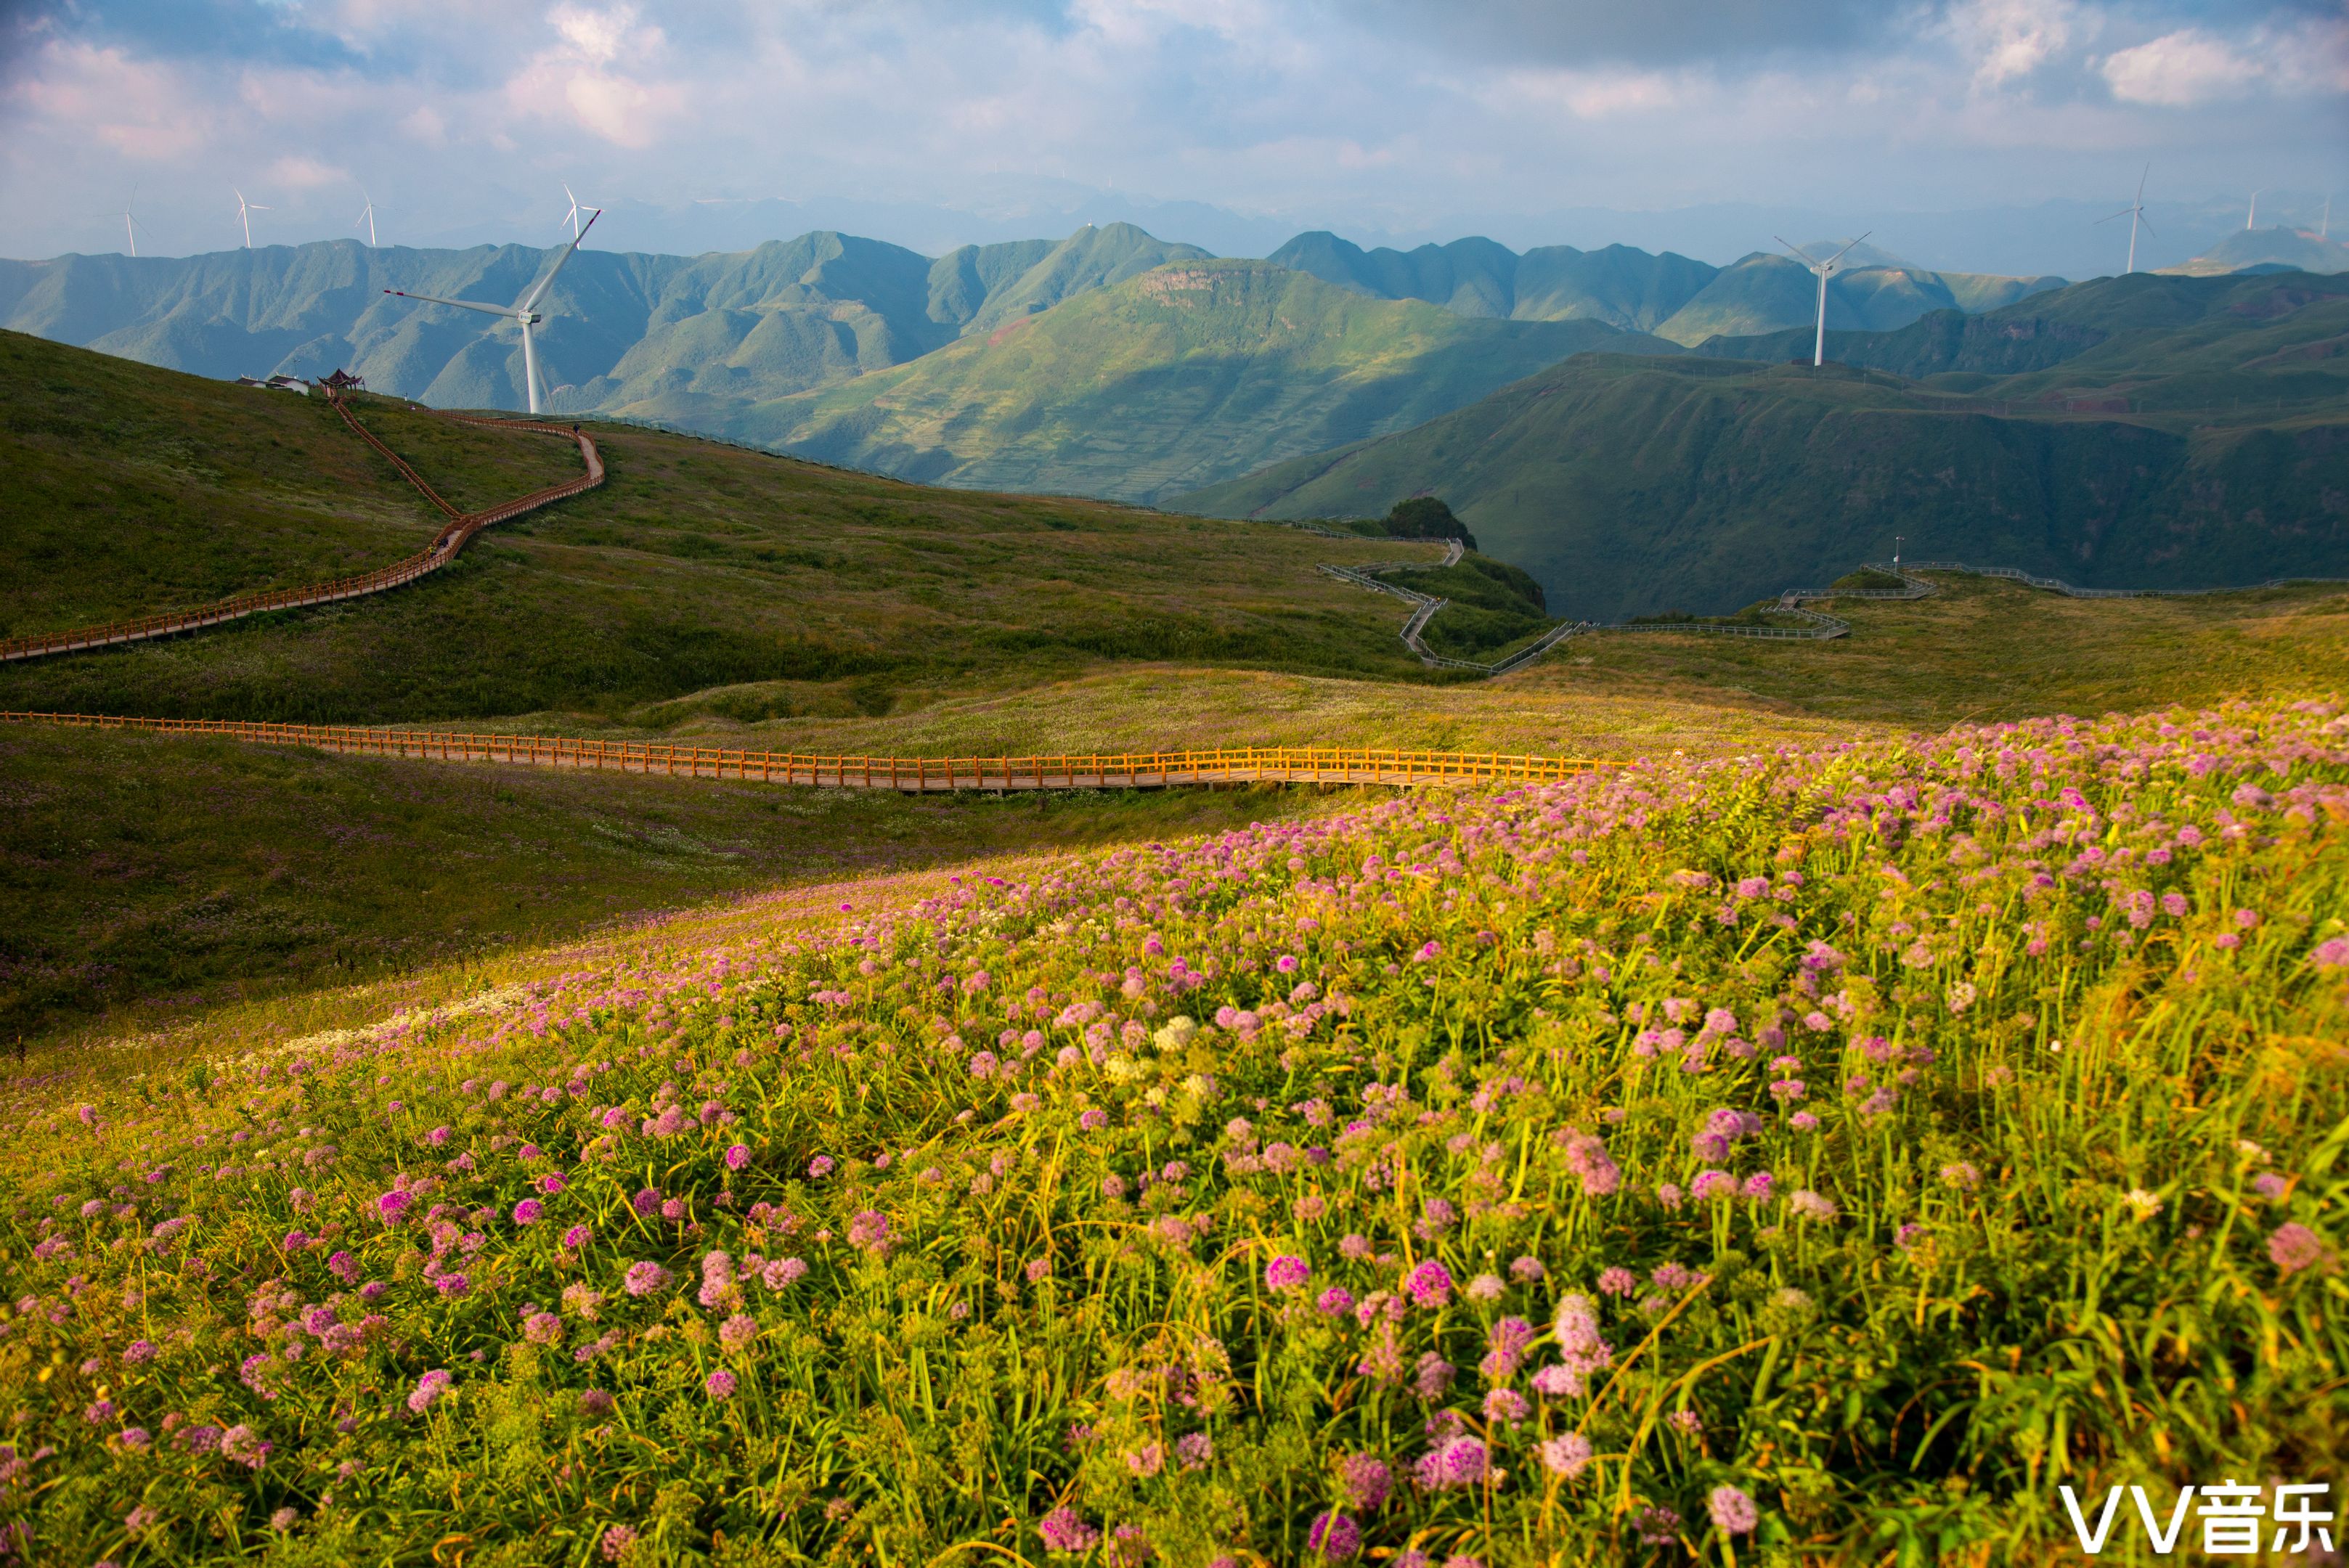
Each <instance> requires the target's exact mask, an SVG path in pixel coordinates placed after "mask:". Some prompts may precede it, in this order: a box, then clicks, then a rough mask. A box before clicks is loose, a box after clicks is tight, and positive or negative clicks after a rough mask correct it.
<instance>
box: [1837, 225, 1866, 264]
mask: <svg viewBox="0 0 2349 1568" xmlns="http://www.w3.org/2000/svg"><path fill="white" fill-rule="evenodd" d="M1874 232H1876V231H1875V230H1873V229H1870V230H1869V231H1868V234H1873V233H1874ZM1868 234H1862V235H1861V236H1860V237H1859V240H1865V239H1866V238H1868ZM1859 240H1854V241H1853V242H1851V245H1846V246H1845V247H1844V248H1843V249H1842V250H1840V251H1837V253H1835V254H1834V255H1832V256H1829V257H1828V258H1827V265H1829V266H1833V265H1835V264H1836V263H1837V262H1839V261H1841V260H1843V258H1844V256H1845V254H1846V253H1847V252H1849V251H1850V249H1851V246H1852V245H1857V244H1858V243H1859Z"/></svg>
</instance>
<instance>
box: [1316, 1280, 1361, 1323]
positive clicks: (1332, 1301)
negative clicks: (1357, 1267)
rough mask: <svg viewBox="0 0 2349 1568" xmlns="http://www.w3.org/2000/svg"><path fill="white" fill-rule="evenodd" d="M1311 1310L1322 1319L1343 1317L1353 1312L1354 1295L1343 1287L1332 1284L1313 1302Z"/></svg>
mask: <svg viewBox="0 0 2349 1568" xmlns="http://www.w3.org/2000/svg"><path fill="white" fill-rule="evenodd" d="M1313 1310H1314V1311H1316V1312H1318V1313H1319V1314H1320V1315H1322V1316H1324V1317H1343V1316H1345V1315H1347V1314H1348V1313H1350V1312H1351V1311H1353V1310H1354V1293H1353V1292H1352V1291H1350V1290H1348V1289H1347V1288H1346V1287H1345V1286H1344V1285H1341V1284H1333V1285H1331V1286H1330V1288H1329V1289H1328V1290H1325V1291H1323V1292H1322V1293H1321V1295H1319V1298H1317V1299H1316V1300H1315V1301H1314V1303H1313Z"/></svg>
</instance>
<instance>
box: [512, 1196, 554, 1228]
mask: <svg viewBox="0 0 2349 1568" xmlns="http://www.w3.org/2000/svg"><path fill="white" fill-rule="evenodd" d="M545 1212H546V1205H544V1204H543V1203H541V1202H539V1201H538V1200H537V1199H535V1198H524V1199H523V1201H522V1202H519V1203H516V1204H515V1205H514V1206H513V1222H514V1223H515V1224H517V1225H533V1224H536V1223H537V1222H538V1219H539V1216H540V1215H542V1214H543V1213H545Z"/></svg>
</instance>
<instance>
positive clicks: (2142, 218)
mask: <svg viewBox="0 0 2349 1568" xmlns="http://www.w3.org/2000/svg"><path fill="white" fill-rule="evenodd" d="M2137 222H2139V223H2140V224H2142V225H2143V226H2144V228H2145V232H2147V233H2148V234H2150V233H2152V232H2153V220H2152V219H2150V218H2148V217H2147V216H2146V215H2145V214H2144V213H2143V212H2139V213H2138V214H2137Z"/></svg>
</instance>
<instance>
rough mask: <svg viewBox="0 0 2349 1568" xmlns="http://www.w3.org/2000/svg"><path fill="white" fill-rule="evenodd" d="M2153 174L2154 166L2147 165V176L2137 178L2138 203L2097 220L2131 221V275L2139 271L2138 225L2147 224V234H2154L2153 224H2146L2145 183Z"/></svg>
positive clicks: (2106, 221) (2129, 269)
mask: <svg viewBox="0 0 2349 1568" xmlns="http://www.w3.org/2000/svg"><path fill="white" fill-rule="evenodd" d="M2152 172H2153V165H2152V164H2150V163H2148V164H2147V165H2146V166H2145V174H2140V175H2138V176H2137V200H2136V201H2132V202H2130V203H2129V204H2128V205H2127V206H2126V207H2124V208H2122V209H2121V210H2120V211H2117V212H2116V213H2114V214H2113V215H2112V218H2099V219H2097V220H2096V222H2099V223H2109V222H2112V221H2113V219H2114V218H2127V220H2128V221H2129V257H2128V272H2131V273H2133V272H2135V271H2137V225H2138V224H2140V223H2144V224H2145V232H2147V233H2148V234H2150V233H2152V232H2153V225H2152V224H2151V223H2147V222H2146V220H2145V181H2146V175H2147V174H2151V173H2152ZM2122 275H2123V276H2127V273H2123V274H2122Z"/></svg>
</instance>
